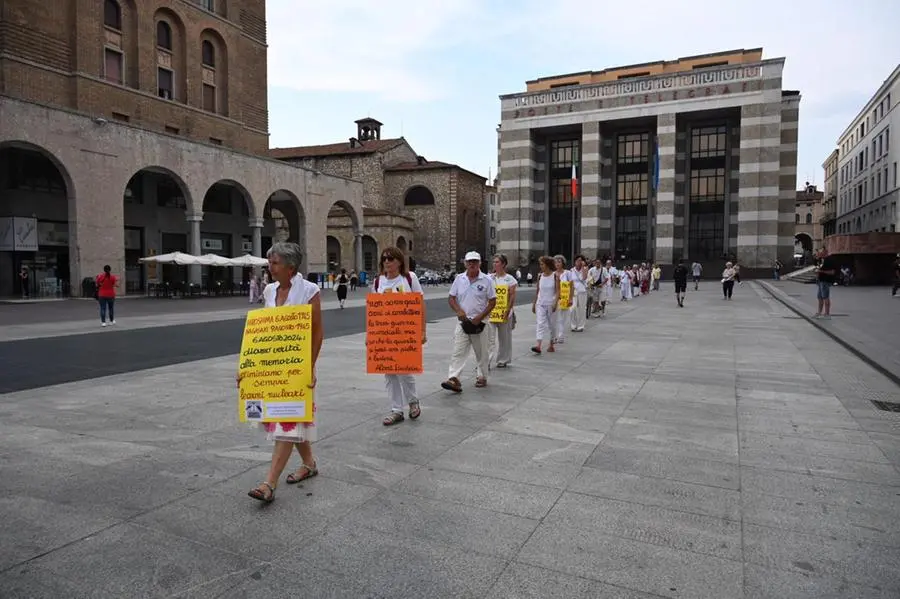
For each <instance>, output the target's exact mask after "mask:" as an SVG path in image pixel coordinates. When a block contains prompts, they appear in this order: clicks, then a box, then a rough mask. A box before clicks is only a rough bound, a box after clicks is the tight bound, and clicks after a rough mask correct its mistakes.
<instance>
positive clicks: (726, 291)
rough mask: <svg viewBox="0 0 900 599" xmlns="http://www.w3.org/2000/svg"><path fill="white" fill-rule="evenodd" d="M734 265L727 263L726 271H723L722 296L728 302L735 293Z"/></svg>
mask: <svg viewBox="0 0 900 599" xmlns="http://www.w3.org/2000/svg"><path fill="white" fill-rule="evenodd" d="M734 275H735V272H734V265H733V264H732V263H731V262H726V263H725V270H723V271H722V295H723V296H724V297H725V299H726V300H730V299H731V294H732V293H734Z"/></svg>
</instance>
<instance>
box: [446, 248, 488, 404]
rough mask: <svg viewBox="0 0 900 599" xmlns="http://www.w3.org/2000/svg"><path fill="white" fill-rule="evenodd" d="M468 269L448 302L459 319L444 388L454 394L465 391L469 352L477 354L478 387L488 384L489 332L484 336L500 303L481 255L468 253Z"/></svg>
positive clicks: (456, 282) (451, 288) (453, 289)
mask: <svg viewBox="0 0 900 599" xmlns="http://www.w3.org/2000/svg"><path fill="white" fill-rule="evenodd" d="M464 262H465V265H466V270H465V272H463V273H460V274H459V275H457V276H456V278H455V279H454V280H453V284H452V285H451V286H450V297H449V299H448V303H449V304H450V309H451V310H453V311H454V312H455V313H456V317H457V318H458V319H459V322H458V323H457V325H456V327H455V328H454V329H453V353H452V354H451V356H450V368H449V373H448V376H447V380H446V381H444V382H443V383H441V387H443V388H444V389H447V390H448V391H453V392H454V393H462V383H461V382H460V380H459V375H460V374H461V373H462V371H463V369H464V368H465V367H466V361H467V360H468V359H469V351H470V350H471V351H473V352H474V353H475V362H476V367H475V386H476V387H479V388H480V387H487V374H488V371H489V369H490V364H489V362H488V360H489V359H490V347H489V340H488V336H487V335H482V333H483V332H484V329H485V327H486V326H487V322H485V320H486V319H487V317H488V315H490V313H491V310H493V309H494V304H496V303H497V292H496V290H495V289H494V282H493V281H492V280H491V279H490V277H488V276H487V275H486V274H484V273H483V272H481V254H479V253H478V252H469V253H467V254H466V257H465V259H464Z"/></svg>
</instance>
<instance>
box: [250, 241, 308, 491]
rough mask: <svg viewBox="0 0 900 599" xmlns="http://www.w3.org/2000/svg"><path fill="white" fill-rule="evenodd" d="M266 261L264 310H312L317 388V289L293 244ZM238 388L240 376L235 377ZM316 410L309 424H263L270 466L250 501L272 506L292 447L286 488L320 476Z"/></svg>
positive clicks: (273, 252)
mask: <svg viewBox="0 0 900 599" xmlns="http://www.w3.org/2000/svg"><path fill="white" fill-rule="evenodd" d="M266 257H267V258H268V259H269V273H270V274H271V276H272V280H273V282H272V283H270V284H268V285H266V287H265V289H263V299H264V302H265V307H266V308H277V307H281V306H302V305H310V306H312V324H311V331H310V332H311V336H312V369H313V375H312V383H311V384H310V385H309V387H310V388H315V386H316V362H317V361H318V359H319V352H320V351H321V349H322V341H323V340H324V338H325V333H324V331H323V329H322V303H321V298H320V296H319V286H318V285H316V284H315V283H311V282H309V281H307V280H306V279H304V278H303V275H302V274H301V273H300V265H301V264H302V261H303V253H302V249H301V248H300V246H299V245H297V244H296V243H289V242H284V241H282V242H278V243H276V244H274V245H273V246H272V247H271V248H270V249H269V251H268V252H267V253H266ZM238 385H240V374H238ZM315 414H316V406H315V403H313V421H312V422H265V423H262V425H261V426H262V427H263V428H264V429H265V430H266V433H267V436H268V439H269V440H270V441H274V442H275V447H274V448H273V449H272V464H271V466H270V467H269V473H268V475H267V476H266V480H264V481H263V482H261V483H260V484H259V486H257V487H256V488H254V489H251V490H250V492H249V493H248V495H250V497H252V498H253V499H257V500H259V501H263V502H265V503H271V502H272V501H273V500H274V499H275V488H276V487H277V486H278V478H279V477H280V476H281V473H282V472H283V471H284V468H285V466H286V465H287V463H288V460H290V457H291V452H292V450H293V449H294V447H296V448H297V452H298V453H299V454H300V458H301V459H302V460H303V462H302V464H301V466H300V469H299V470H297V471H296V472H294V473H292V474H289V475H288V476H287V478H286V479H285V482H286V483H287V484H289V485H292V484H296V483H299V482H301V481H303V480H306V479H307V478H311V477H313V476H315V475H317V474H318V473H319V470H318V467H317V466H316V460H315V458H314V457H313V452H312V447H311V446H310V443H312V442H313V441H315V440H316V423H315Z"/></svg>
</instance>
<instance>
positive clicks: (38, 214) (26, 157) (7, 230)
mask: <svg viewBox="0 0 900 599" xmlns="http://www.w3.org/2000/svg"><path fill="white" fill-rule="evenodd" d="M74 197H75V193H74V189H73V186H72V179H71V178H70V177H69V174H68V172H67V171H66V169H65V167H64V166H63V165H62V163H61V162H60V161H59V160H58V159H57V158H56V157H55V156H53V155H52V154H51V153H50V152H48V151H46V150H44V149H43V148H40V147H38V146H35V145H33V144H28V143H24V142H12V141H10V142H4V143H2V144H0V215H2V216H0V297H28V298H33V297H64V296H67V295H70V294H71V293H74V294H80V281H72V280H71V273H72V272H77V270H76V269H77V264H75V265H73V264H72V262H73V258H74V255H73V254H72V253H70V252H69V247H70V234H71V232H70V231H69V202H70V200H71V199H72V198H74ZM23 269H24V270H25V272H26V273H27V277H25V278H23V277H21V276H20V273H21V272H22V270H23ZM90 274H91V273H84V275H85V276H89V275H90Z"/></svg>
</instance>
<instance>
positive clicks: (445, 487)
mask: <svg viewBox="0 0 900 599" xmlns="http://www.w3.org/2000/svg"><path fill="white" fill-rule="evenodd" d="M394 490H396V491H399V492H403V493H408V494H410V495H417V496H419V497H425V498H428V499H435V500H438V501H443V502H448V503H458V504H463V505H471V506H476V507H480V508H483V509H486V510H491V511H494V512H499V513H502V514H511V515H513V516H520V517H522V518H532V519H540V518H543V517H544V516H546V515H547V512H549V511H550V508H551V507H552V506H553V504H554V503H555V502H556V500H557V499H559V496H560V495H561V494H562V491H561V490H560V489H553V488H548V487H541V486H537V485H529V484H525V483H517V482H510V481H507V480H502V479H499V478H489V477H487V476H480V475H476V474H466V473H463V472H453V471H451V470H441V469H439V468H437V469H435V468H423V469H421V470H419V471H418V472H416V473H415V474H413V475H412V476H410V477H409V478H407V479H405V480H403V481H402V482H400V483H399V484H397V485H396V486H395V487H394Z"/></svg>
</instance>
